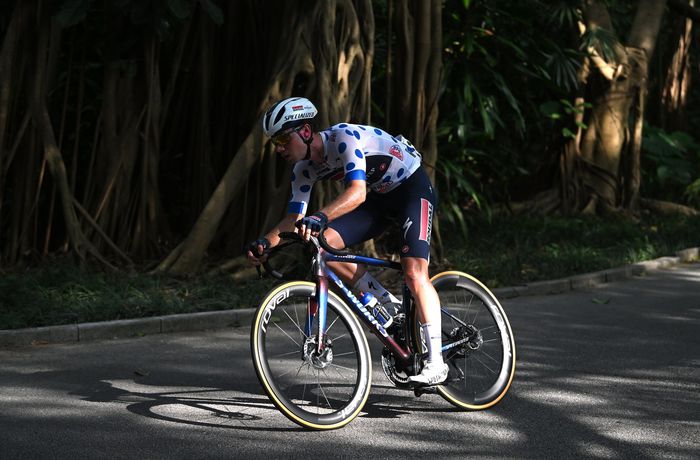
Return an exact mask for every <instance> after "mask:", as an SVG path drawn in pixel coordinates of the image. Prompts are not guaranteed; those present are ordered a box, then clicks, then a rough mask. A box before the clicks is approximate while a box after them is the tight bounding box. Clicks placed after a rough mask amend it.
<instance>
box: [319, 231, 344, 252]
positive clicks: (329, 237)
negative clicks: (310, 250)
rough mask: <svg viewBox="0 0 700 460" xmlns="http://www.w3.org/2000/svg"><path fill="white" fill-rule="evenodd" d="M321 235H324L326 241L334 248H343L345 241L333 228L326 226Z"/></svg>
mask: <svg viewBox="0 0 700 460" xmlns="http://www.w3.org/2000/svg"><path fill="white" fill-rule="evenodd" d="M323 236H325V237H326V241H327V242H328V244H330V245H331V247H334V248H336V249H345V242H344V241H343V237H342V236H340V233H338V232H337V231H335V230H334V229H333V228H331V227H328V228H327V229H326V231H325V232H323Z"/></svg>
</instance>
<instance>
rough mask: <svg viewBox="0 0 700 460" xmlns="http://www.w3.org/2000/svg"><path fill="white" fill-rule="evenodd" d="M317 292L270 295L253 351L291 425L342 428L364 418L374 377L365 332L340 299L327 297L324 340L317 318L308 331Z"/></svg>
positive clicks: (309, 287)
mask: <svg viewBox="0 0 700 460" xmlns="http://www.w3.org/2000/svg"><path fill="white" fill-rule="evenodd" d="M315 292H316V286H315V285H314V284H313V283H308V282H304V281H293V282H291V283H286V284H283V285H281V286H278V287H276V288H275V289H273V290H272V291H270V293H268V295H267V296H266V297H265V300H264V301H263V302H262V303H261V304H260V307H259V308H258V311H257V313H256V315H255V318H254V320H253V326H252V330H251V351H252V355H253V365H254V367H255V372H256V373H257V375H258V378H259V379H260V383H261V384H262V386H263V388H264V389H265V391H266V392H267V394H268V396H269V397H270V399H271V400H272V402H273V403H274V404H275V406H277V408H278V409H279V410H280V411H281V412H282V413H283V414H284V415H286V416H287V417H288V418H289V419H290V420H292V421H293V422H295V423H297V424H299V425H301V426H303V427H306V428H312V429H319V430H323V429H333V428H339V427H341V426H344V425H346V424H347V423H349V422H350V421H351V420H352V419H354V418H355V417H356V416H357V415H358V414H359V413H360V410H361V409H362V407H363V406H364V404H365V402H366V401H367V397H368V395H369V390H370V384H371V375H372V372H371V358H370V352H369V347H368V346H367V340H366V338H365V335H364V332H363V331H362V328H361V327H360V325H359V323H358V321H357V319H356V318H355V317H354V316H353V314H352V312H351V311H350V310H349V308H348V307H347V306H346V305H345V303H343V301H342V300H340V298H338V296H337V295H335V294H334V293H332V292H329V293H328V310H327V318H326V334H325V336H324V337H322V338H320V339H319V336H318V315H314V318H313V322H312V324H311V327H310V328H308V327H307V325H306V322H307V318H308V313H307V312H308V311H309V309H310V307H311V309H312V310H313V309H315V302H316V297H315V296H316V294H315ZM306 331H310V333H307V332H306ZM319 340H323V344H324V349H323V351H322V352H321V353H318V351H317V346H318V343H319Z"/></svg>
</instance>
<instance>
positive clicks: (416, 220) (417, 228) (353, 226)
mask: <svg viewBox="0 0 700 460" xmlns="http://www.w3.org/2000/svg"><path fill="white" fill-rule="evenodd" d="M436 206H437V198H436V195H435V191H434V190H433V186H432V184H431V183H430V179H429V178H428V175H427V174H426V172H425V170H424V169H423V167H422V166H421V167H420V168H418V169H417V170H416V171H415V172H414V173H413V174H411V177H409V178H408V179H406V181H405V182H404V183H403V184H401V185H400V186H399V187H398V188H396V189H394V190H392V191H390V192H388V193H377V192H374V191H371V192H369V193H368V194H367V198H366V199H365V202H364V203H362V204H361V205H360V206H358V207H357V209H355V210H354V211H351V212H349V213H348V214H345V215H343V216H341V217H339V218H338V219H336V220H334V221H333V222H331V223H330V224H328V226H329V227H331V228H332V229H333V230H335V231H336V232H338V234H339V235H340V236H341V237H342V238H343V241H344V242H345V245H346V246H353V245H355V244H358V243H362V242H364V241H367V240H370V239H372V238H375V237H376V236H378V235H379V234H381V233H382V232H383V231H384V230H386V228H387V227H389V226H390V225H391V224H392V223H397V224H398V225H399V233H400V238H401V239H400V245H399V254H400V256H401V257H420V258H422V259H425V260H428V261H429V260H430V233H431V231H432V228H433V214H434V213H435V208H436Z"/></svg>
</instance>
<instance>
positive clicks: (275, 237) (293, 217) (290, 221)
mask: <svg viewBox="0 0 700 460" xmlns="http://www.w3.org/2000/svg"><path fill="white" fill-rule="evenodd" d="M302 217H304V215H303V214H293V213H292V214H287V215H286V216H284V218H282V220H281V221H280V222H279V223H278V224H277V225H276V226H275V227H274V228H272V230H270V231H269V232H267V234H266V235H265V238H267V239H268V240H269V241H270V247H275V246H277V245H278V244H279V242H280V237H279V234H280V232H294V231H296V228H295V227H294V224H295V223H296V221H298V220H299V219H301V218H302Z"/></svg>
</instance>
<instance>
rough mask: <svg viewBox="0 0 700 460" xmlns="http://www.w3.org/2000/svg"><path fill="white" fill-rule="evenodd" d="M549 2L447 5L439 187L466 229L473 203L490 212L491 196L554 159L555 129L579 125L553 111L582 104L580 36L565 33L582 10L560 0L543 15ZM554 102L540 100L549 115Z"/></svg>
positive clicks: (445, 213) (448, 210) (446, 208)
mask: <svg viewBox="0 0 700 460" xmlns="http://www.w3.org/2000/svg"><path fill="white" fill-rule="evenodd" d="M546 6H547V5H545V2H540V1H534V0H527V1H524V2H517V3H513V2H506V1H489V2H471V3H470V4H469V5H462V4H454V3H451V2H447V3H445V5H444V14H443V18H444V30H445V37H444V42H445V46H446V52H445V55H444V62H445V90H444V94H443V96H442V98H441V102H440V121H439V129H438V135H439V144H440V156H439V162H438V165H437V168H438V187H439V189H440V192H441V203H443V205H442V208H441V217H442V218H445V219H446V220H447V221H448V222H450V223H452V224H456V225H457V227H459V228H462V229H463V232H464V229H466V227H467V225H466V224H467V219H466V216H468V215H470V213H468V212H467V211H468V210H470V209H472V208H475V209H482V210H486V211H488V203H490V202H492V201H495V200H499V201H503V200H507V199H508V197H509V193H510V192H509V190H510V188H511V186H512V184H513V183H514V182H517V181H518V180H523V179H524V178H526V177H528V176H529V175H531V174H532V173H533V172H536V171H538V170H540V169H541V168H543V167H545V166H546V165H547V164H549V163H551V162H552V161H553V158H552V157H551V156H549V155H548V154H547V152H548V151H549V146H550V145H551V144H553V143H556V142H557V137H558V133H559V132H562V131H563V132H564V135H565V136H566V135H572V132H573V131H574V130H575V129H574V128H575V127H574V126H560V123H561V122H560V120H559V118H560V117H556V116H553V114H554V112H558V113H560V114H569V115H570V114H572V113H574V112H575V111H577V110H580V109H582V108H576V107H573V106H572V104H571V103H569V102H567V100H568V99H570V96H569V92H570V91H571V90H572V89H574V88H576V86H577V75H576V74H577V71H578V68H579V66H580V61H581V53H580V52H579V51H578V50H577V47H578V43H577V42H576V41H575V40H572V41H571V42H569V41H567V40H566V39H562V37H566V36H567V31H568V29H569V28H573V27H574V26H575V19H576V18H577V17H578V16H577V15H578V12H577V9H576V8H575V6H574V5H572V4H570V2H563V3H562V4H559V6H558V7H557V8H556V9H555V12H554V15H551V16H550V15H543V14H542V13H541V12H542V11H545V10H546ZM542 30H550V31H551V33H548V34H542V33H541V31H542ZM552 37H557V38H556V39H554V38H552ZM552 100H554V101H558V102H555V103H554V104H556V107H554V106H553V105H552V104H549V105H547V104H546V103H545V104H544V106H545V107H544V108H545V109H546V110H547V112H548V113H547V114H548V116H549V118H545V117H543V116H542V110H543V101H552ZM568 119H569V120H572V117H568ZM568 122H569V123H571V124H573V121H568ZM555 127H556V130H555V129H553V128H555ZM445 203H449V204H448V205H445Z"/></svg>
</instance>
